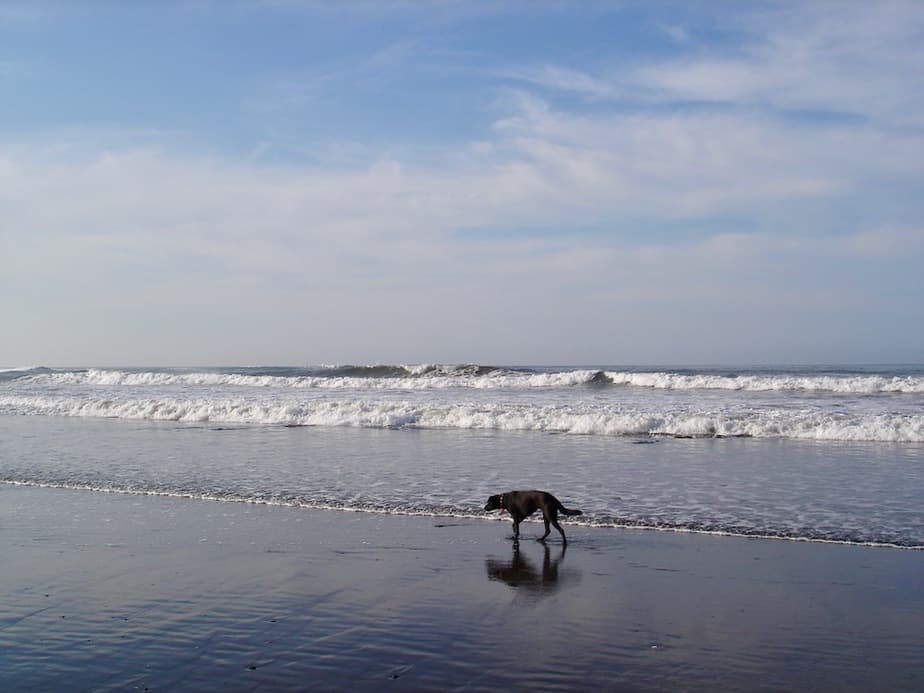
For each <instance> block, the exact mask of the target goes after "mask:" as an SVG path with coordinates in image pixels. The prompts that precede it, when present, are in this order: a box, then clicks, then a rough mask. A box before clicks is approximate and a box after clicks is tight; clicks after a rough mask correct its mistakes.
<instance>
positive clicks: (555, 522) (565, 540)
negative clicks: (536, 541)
mask: <svg viewBox="0 0 924 693" xmlns="http://www.w3.org/2000/svg"><path fill="white" fill-rule="evenodd" d="M552 524H553V525H555V529H557V530H558V533H559V534H561V541H562V544H567V543H568V537H566V536H565V530H563V529H562V528H561V525H560V524H558V520H557V519H556V518H552ZM546 534H548V532H546Z"/></svg>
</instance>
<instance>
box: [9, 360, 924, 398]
mask: <svg viewBox="0 0 924 693" xmlns="http://www.w3.org/2000/svg"><path fill="white" fill-rule="evenodd" d="M16 379H20V380H34V381H44V382H48V383H51V384H63V385H77V384H85V385H106V386H125V387H145V386H170V385H186V386H193V387H221V386H231V387H255V388H260V387H262V388H293V389H329V390H338V389H339V390H347V389H353V390H426V389H447V388H472V389H497V390H500V389H512V390H516V389H534V388H568V387H582V386H604V387H605V386H614V387H630V388H644V389H650V390H677V391H684V390H690V391H693V390H718V391H740V392H830V393H835V394H843V395H870V394H880V393H881V394H922V393H924V376H922V375H921V374H919V373H916V372H915V373H907V374H903V373H892V374H889V373H787V372H779V373H772V372H767V373H765V372H750V373H748V372H745V373H740V374H735V373H732V374H729V373H715V372H709V371H702V372H676V371H627V370H607V369H587V368H574V369H530V368H501V367H495V366H480V365H475V364H467V365H456V366H443V365H429V364H424V365H417V366H389V365H372V366H328V367H319V368H303V369H299V368H240V369H201V370H187V369H179V370H170V369H150V370H137V369H101V368H88V369H74V370H52V369H48V368H30V369H10V370H7V371H0V382H3V381H11V380H16Z"/></svg>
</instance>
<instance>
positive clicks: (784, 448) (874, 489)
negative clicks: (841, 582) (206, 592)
mask: <svg viewBox="0 0 924 693" xmlns="http://www.w3.org/2000/svg"><path fill="white" fill-rule="evenodd" d="M922 460H924V448H922V446H920V445H917V444H911V443H903V444H887V443H863V442H840V443H832V442H830V441H827V442H817V441H800V440H788V439H747V438H709V439H675V438H654V439H652V438H626V437H611V436H576V435H556V434H551V433H538V432H510V431H483V430H474V431H473V430H454V429H450V430H419V429H408V428H399V429H390V428H385V429H381V428H352V427H351V428H343V427H285V426H267V425H252V426H226V425H221V426H219V425H213V424H207V425H197V424H187V423H179V422H152V421H147V420H139V421H136V420H120V419H98V418H71V417H55V416H50V417H49V416H0V480H2V481H5V482H8V483H17V484H27V485H45V486H55V487H65V488H87V489H95V490H98V491H115V492H124V493H158V494H164V495H171V496H188V497H193V498H216V499H222V500H228V501H249V502H259V503H271V504H279V505H295V506H303V507H314V508H325V507H332V508H342V509H356V510H367V511H375V512H381V513H405V514H426V515H435V516H445V517H479V518H489V517H496V515H494V516H491V515H488V514H486V513H483V512H482V511H481V507H482V506H483V504H484V501H485V499H486V498H487V496H488V495H490V494H493V493H497V492H500V491H505V490H510V489H515V488H542V489H547V490H551V491H553V492H554V493H555V494H556V495H557V496H558V497H559V498H560V499H561V500H562V501H563V502H564V504H565V505H566V506H569V507H578V508H580V509H581V510H583V511H584V515H583V516H582V517H580V518H569V520H568V521H569V522H574V521H575V520H577V521H578V523H580V524H587V525H593V526H601V527H613V526H625V525H629V526H642V527H651V528H662V529H675V530H684V531H697V532H717V533H723V534H739V535H765V536H779V537H787V538H792V539H807V540H820V541H835V542H856V543H870V544H877V545H882V544H885V545H898V546H906V547H924V513H922V512H921V508H922V507H924V461H922Z"/></svg>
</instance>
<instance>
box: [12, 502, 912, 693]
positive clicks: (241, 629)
mask: <svg viewBox="0 0 924 693" xmlns="http://www.w3.org/2000/svg"><path fill="white" fill-rule="evenodd" d="M533 530H534V526H533V525H529V526H524V534H525V535H526V537H531V536H532V535H533V534H535V532H534V531H533ZM565 530H566V532H567V533H568V537H569V543H568V546H567V549H565V548H563V547H562V545H561V544H560V543H559V542H558V541H551V540H550V541H549V542H547V543H546V544H545V545H543V544H541V543H539V542H536V541H533V540H532V539H531V538H524V539H522V540H521V541H520V542H519V546H518V547H516V546H514V544H513V542H512V541H511V540H510V535H511V530H510V525H509V523H501V522H485V521H483V520H471V519H464V518H435V517H422V516H412V515H380V514H374V513H361V512H355V513H344V512H330V511H325V510H315V509H305V508H290V507H282V506H272V505H259V504H250V503H247V504H245V503H215V502H209V501H202V500H190V499H182V498H173V497H164V496H150V495H147V496H142V495H127V494H101V493H95V492H87V491H74V490H65V489H51V488H34V487H19V486H10V485H0V548H2V550H3V552H4V554H5V560H4V566H5V567H4V571H2V574H0V594H3V595H4V601H5V602H7V604H8V607H7V608H5V609H4V611H5V614H4V615H2V616H0V688H19V689H24V688H44V687H60V686H62V685H63V686H66V687H69V688H82V689H83V688H87V689H89V688H92V689H94V690H121V689H125V688H140V689H145V688H147V689H149V690H165V689H167V688H176V687H179V688H182V689H183V690H214V689H216V688H226V689H230V690H241V689H244V690H247V689H260V688H264V689H266V688H273V689H286V690H296V689H304V688H318V689H321V690H343V689H352V690H356V689H373V688H375V689H378V688H380V687H381V686H383V685H394V686H396V687H398V688H401V689H403V690H421V689H430V690H433V689H439V690H446V689H454V688H458V689H465V690H489V689H494V690H496V689H497V688H503V689H525V688H541V689H553V690H554V689H562V690H564V689H573V688H575V687H581V688H593V687H597V688H605V689H613V688H617V689H645V688H648V689H650V688H672V689H678V688H679V689H687V690H690V689H706V688H713V689H714V688H717V687H719V688H749V689H754V688H758V689H781V688H789V689H792V688H802V689H806V688H809V689H811V688H826V687H831V685H832V682H835V681H836V682H838V683H837V687H839V688H841V689H852V690H864V689H870V688H884V687H888V688H890V689H892V690H914V689H920V687H921V686H922V685H924V663H922V662H921V660H920V657H919V652H920V651H921V650H922V649H924V571H922V570H921V568H922V562H921V561H922V558H921V554H920V553H918V552H916V551H908V550H905V551H895V550H892V551H884V550H874V549H872V548H867V547H858V546H847V545H837V544H822V543H809V542H796V541H789V540H786V541H768V540H765V539H751V538H739V537H717V536H709V535H702V534H694V533H689V534H688V533H679V532H659V531H656V532H652V531H650V530H633V529H613V530H606V531H601V530H597V529H594V528H585V527H581V526H579V525H575V524H568V525H566V526H565ZM755 683H756V685H755Z"/></svg>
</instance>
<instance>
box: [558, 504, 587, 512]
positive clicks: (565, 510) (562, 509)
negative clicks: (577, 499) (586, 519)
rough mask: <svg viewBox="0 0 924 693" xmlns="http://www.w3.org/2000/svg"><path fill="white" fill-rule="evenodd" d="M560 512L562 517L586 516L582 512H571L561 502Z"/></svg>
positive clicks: (559, 505)
mask: <svg viewBox="0 0 924 693" xmlns="http://www.w3.org/2000/svg"><path fill="white" fill-rule="evenodd" d="M558 511H559V512H560V513H561V514H562V515H583V514H584V513H582V512H581V511H580V510H569V509H568V508H566V507H565V506H563V505H562V504H561V501H558Z"/></svg>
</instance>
